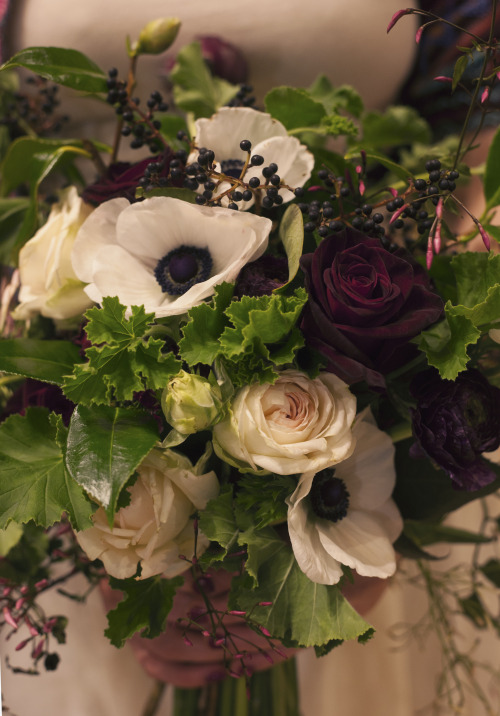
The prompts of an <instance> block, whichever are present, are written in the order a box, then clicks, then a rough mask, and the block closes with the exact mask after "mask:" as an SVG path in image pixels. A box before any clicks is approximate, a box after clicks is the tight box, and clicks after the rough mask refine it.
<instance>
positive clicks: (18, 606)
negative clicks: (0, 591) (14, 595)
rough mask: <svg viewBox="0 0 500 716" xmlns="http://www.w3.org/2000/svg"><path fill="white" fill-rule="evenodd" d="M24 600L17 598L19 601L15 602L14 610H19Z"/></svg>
mask: <svg viewBox="0 0 500 716" xmlns="http://www.w3.org/2000/svg"><path fill="white" fill-rule="evenodd" d="M25 601H26V599H25V598H24V597H19V599H18V600H17V602H16V609H21V607H22V606H23V604H24V602H25Z"/></svg>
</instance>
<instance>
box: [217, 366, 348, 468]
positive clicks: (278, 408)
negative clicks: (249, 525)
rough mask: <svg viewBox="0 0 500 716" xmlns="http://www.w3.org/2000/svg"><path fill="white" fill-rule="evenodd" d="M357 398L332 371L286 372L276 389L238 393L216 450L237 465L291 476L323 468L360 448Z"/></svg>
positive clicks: (257, 387)
mask: <svg viewBox="0 0 500 716" xmlns="http://www.w3.org/2000/svg"><path fill="white" fill-rule="evenodd" d="M355 414H356V398H355V397H354V396H353V395H352V393H350V392H349V389H348V387H347V385H346V384H345V383H343V382H342V381H341V380H340V379H339V378H337V376H335V375H333V374H332V373H321V374H320V375H319V376H318V377H317V378H315V379H314V380H311V379H310V378H309V377H308V376H307V375H305V374H304V373H301V372H300V371H297V370H285V371H283V372H282V374H281V375H280V377H279V378H278V380H277V381H276V383H274V385H268V384H264V385H260V384H258V383H254V384H253V385H249V386H246V387H244V388H242V389H241V390H239V391H238V393H237V394H236V397H235V399H234V401H233V404H232V406H231V410H230V411H229V415H228V417H227V418H226V419H224V420H223V421H222V422H220V423H219V424H218V425H216V426H215V428H214V433H213V438H214V449H215V452H216V453H217V454H218V455H219V457H221V458H222V459H223V460H225V461H226V462H229V463H230V464H232V465H235V466H236V467H239V468H242V469H246V468H249V467H250V468H251V469H252V470H253V471H255V472H262V471H266V472H275V473H278V474H279V475H291V474H293V473H301V472H306V471H314V472H317V471H318V470H322V469H323V468H325V467H328V466H330V465H335V464H336V463H337V462H340V461H341V460H345V459H346V458H347V457H349V455H350V454H351V453H352V451H353V449H354V439H353V435H352V430H351V426H352V422H353V420H354V417H355Z"/></svg>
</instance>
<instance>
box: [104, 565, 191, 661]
mask: <svg viewBox="0 0 500 716" xmlns="http://www.w3.org/2000/svg"><path fill="white" fill-rule="evenodd" d="M183 582H184V580H183V578H182V577H175V578H174V579H163V578H162V577H150V578H149V579H140V580H135V579H113V578H112V579H110V585H111V587H112V588H113V589H119V590H121V591H122V592H124V595H125V596H124V599H123V601H121V602H120V603H119V604H118V606H117V607H116V609H113V610H112V611H110V612H108V628H107V629H106V631H105V632H104V633H105V635H106V636H107V637H108V639H109V640H110V641H111V643H112V644H113V646H116V647H118V648H121V647H122V646H123V645H124V644H125V642H126V640H127V639H130V637H132V636H133V635H134V634H135V633H136V632H138V631H140V632H141V636H143V637H146V638H147V639H154V638H155V637H157V636H160V634H161V633H162V632H163V631H164V629H165V624H166V621H167V616H168V614H169V612H170V610H171V609H172V605H173V601H174V596H175V592H176V591H177V589H178V588H179V587H180V586H181V585H182V584H183Z"/></svg>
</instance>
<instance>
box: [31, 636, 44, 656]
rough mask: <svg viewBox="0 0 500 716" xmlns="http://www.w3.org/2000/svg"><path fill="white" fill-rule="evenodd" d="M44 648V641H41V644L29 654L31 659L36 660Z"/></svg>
mask: <svg viewBox="0 0 500 716" xmlns="http://www.w3.org/2000/svg"><path fill="white" fill-rule="evenodd" d="M44 646H45V639H42V640H41V642H40V643H39V644H38V646H37V647H35V648H34V649H33V651H32V652H31V657H32V659H38V657H39V656H40V654H41V653H42V651H43V647H44Z"/></svg>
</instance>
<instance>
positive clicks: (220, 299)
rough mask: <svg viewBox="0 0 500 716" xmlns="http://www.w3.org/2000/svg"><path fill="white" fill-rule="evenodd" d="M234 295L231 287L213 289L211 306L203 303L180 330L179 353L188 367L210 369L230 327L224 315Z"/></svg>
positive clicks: (194, 309) (196, 307)
mask: <svg viewBox="0 0 500 716" xmlns="http://www.w3.org/2000/svg"><path fill="white" fill-rule="evenodd" d="M233 291H234V286H233V284H232V283H221V284H220V285H219V286H216V287H215V296H214V298H213V301H212V303H213V305H210V304H208V303H202V304H201V306H195V307H194V308H192V309H191V310H190V311H189V312H188V316H189V321H188V323H186V325H185V326H183V328H182V332H183V334H184V337H183V338H182V339H181V340H180V341H179V351H180V354H181V357H182V359H183V360H185V361H186V363H188V364H189V365H191V366H193V365H196V364H197V363H205V364H206V365H211V364H212V363H213V361H214V360H215V359H216V357H217V355H218V354H219V353H220V345H219V339H220V337H221V335H222V332H223V330H224V328H225V327H226V326H227V325H228V323H229V322H228V319H227V316H226V315H225V313H224V311H225V310H226V308H227V307H228V306H229V304H230V303H231V299H232V298H233Z"/></svg>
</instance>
